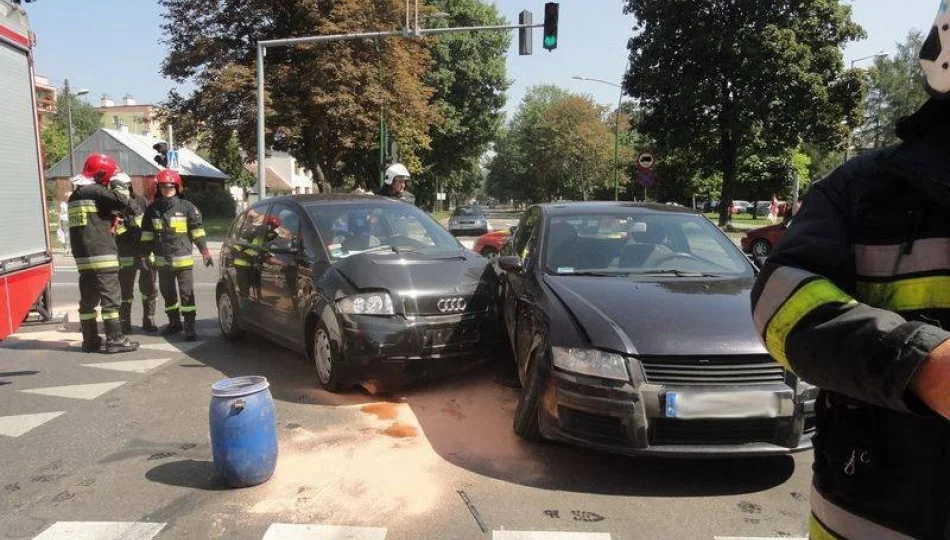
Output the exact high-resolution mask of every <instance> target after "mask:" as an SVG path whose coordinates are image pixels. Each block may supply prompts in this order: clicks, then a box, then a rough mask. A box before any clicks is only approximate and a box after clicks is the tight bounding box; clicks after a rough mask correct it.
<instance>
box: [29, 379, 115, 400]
mask: <svg viewBox="0 0 950 540" xmlns="http://www.w3.org/2000/svg"><path fill="white" fill-rule="evenodd" d="M123 384H125V381H119V382H109V383H96V384H71V385H69V386H51V387H49V388H32V389H30V390H20V392H25V393H27V394H40V395H43V396H55V397H64V398H73V399H86V400H89V399H96V398H97V397H99V396H101V395H102V394H105V393H106V392H108V391H110V390H115V389H116V388H118V387H120V386H122V385H123Z"/></svg>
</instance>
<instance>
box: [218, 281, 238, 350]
mask: <svg viewBox="0 0 950 540" xmlns="http://www.w3.org/2000/svg"><path fill="white" fill-rule="evenodd" d="M218 325H219V326H220V327H221V334H222V335H223V336H224V337H225V338H226V339H239V338H241V337H244V329H243V328H241V322H240V321H239V320H238V312H237V303H236V302H235V301H234V297H233V296H231V293H229V292H228V291H227V289H223V290H222V291H221V294H219V295H218Z"/></svg>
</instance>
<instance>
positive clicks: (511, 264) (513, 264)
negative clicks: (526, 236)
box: [498, 255, 524, 272]
mask: <svg viewBox="0 0 950 540" xmlns="http://www.w3.org/2000/svg"><path fill="white" fill-rule="evenodd" d="M498 266H500V267H501V269H502V270H504V271H505V272H521V271H522V270H523V269H524V266H523V265H522V262H521V257H519V256H517V255H506V256H504V257H499V258H498Z"/></svg>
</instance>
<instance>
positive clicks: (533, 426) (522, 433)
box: [513, 357, 546, 443]
mask: <svg viewBox="0 0 950 540" xmlns="http://www.w3.org/2000/svg"><path fill="white" fill-rule="evenodd" d="M541 362H542V359H541V358H539V357H535V358H533V359H532V360H531V365H529V366H528V373H527V375H525V380H524V383H523V385H522V388H521V395H520V396H519V397H518V407H517V408H516V409H515V418H514V423H513V427H514V430H515V433H516V434H517V435H518V436H519V437H521V438H522V439H524V440H526V441H528V442H533V443H538V442H542V441H543V440H544V436H543V435H541V425H540V423H539V421H538V420H539V415H540V403H541V393H542V390H543V389H544V382H545V381H544V378H545V376H546V375H545V374H544V373H543V371H542V370H541Z"/></svg>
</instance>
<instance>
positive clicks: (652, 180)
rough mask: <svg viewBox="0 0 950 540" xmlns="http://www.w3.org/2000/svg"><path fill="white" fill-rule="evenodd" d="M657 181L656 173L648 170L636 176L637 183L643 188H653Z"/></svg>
mask: <svg viewBox="0 0 950 540" xmlns="http://www.w3.org/2000/svg"><path fill="white" fill-rule="evenodd" d="M657 180H658V178H657V176H656V173H654V172H653V171H651V170H650V169H643V170H641V171H640V172H639V174H637V183H638V184H640V185H641V186H643V187H645V188H648V187H653V185H654V184H656V182H657Z"/></svg>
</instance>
